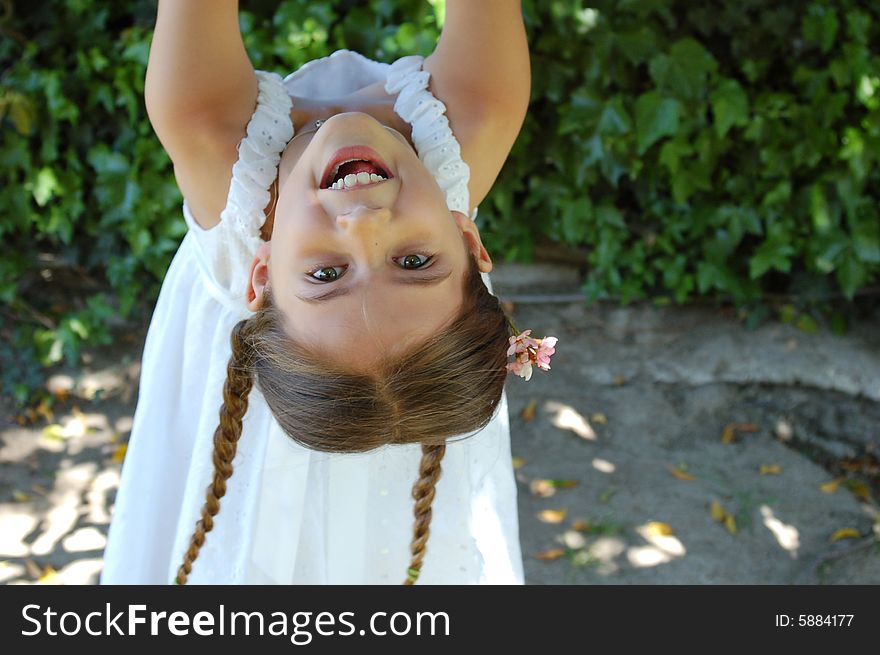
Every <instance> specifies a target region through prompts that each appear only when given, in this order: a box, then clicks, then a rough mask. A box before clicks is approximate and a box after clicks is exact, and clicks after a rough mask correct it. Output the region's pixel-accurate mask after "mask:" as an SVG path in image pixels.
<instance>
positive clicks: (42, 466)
mask: <svg viewBox="0 0 880 655" xmlns="http://www.w3.org/2000/svg"><path fill="white" fill-rule="evenodd" d="M576 276H577V272H576V271H575V270H574V269H573V268H572V267H566V266H565V265H562V264H554V265H548V266H532V267H526V268H523V267H519V266H516V265H510V266H504V265H501V266H497V267H496V271H495V272H493V274H492V279H493V283H494V284H495V287H496V288H495V291H496V293H498V294H499V295H500V296H501V297H502V299H507V300H510V301H512V302H513V303H514V305H513V308H514V319H515V321H516V323H517V325H518V326H519V327H520V328H521V329H526V328H532V329H533V330H534V332H533V336H538V337H540V336H544V335H554V336H557V337H558V338H559V344H558V346H557V354H556V355H555V356H554V358H553V362H552V366H553V370H552V371H550V372H540V371H539V372H536V373H535V375H534V376H533V378H532V380H531V381H530V382H528V383H525V382H524V381H522V380H520V379H519V378H515V377H513V376H510V378H511V379H510V381H509V382H508V386H507V394H508V399H509V402H510V415H511V439H512V449H513V454H514V466H515V467H516V475H517V480H518V488H519V499H518V501H519V521H520V537H521V544H522V551H523V561H524V566H525V574H526V582H527V583H529V584H633V583H634V584H739V583H756V584H793V583H802V584H855V583H859V584H880V518H878V517H880V512H878V505H877V498H878V497H880V496H878V494H880V460H878V456H880V452H878V451H880V335H878V334H877V331H876V325H877V318H880V316H873V317H871V318H870V319H866V320H865V321H864V322H861V323H859V324H857V325H854V326H852V328H851V329H850V331H849V332H848V333H847V334H846V335H845V336H842V337H838V336H835V335H833V334H831V333H830V332H828V331H826V330H824V329H820V330H819V332H817V333H812V334H808V333H805V332H803V331H800V330H798V329H796V328H795V327H793V326H792V325H788V324H782V323H778V322H770V323H768V324H765V325H764V326H761V327H760V328H758V329H757V330H747V329H745V328H744V327H743V326H742V324H741V323H740V321H738V320H737V319H736V317H735V316H731V314H730V312H726V311H721V310H718V309H715V308H712V307H710V306H690V307H656V306H653V305H650V304H636V305H632V306H629V307H626V308H620V307H613V306H604V305H597V306H593V307H586V306H585V305H584V303H583V302H578V301H572V297H574V296H576V291H577V290H576V287H575V288H572V285H573V284H575V282H576V279H575V278H576ZM145 335H146V325H141V326H135V327H134V328H130V329H127V330H126V331H125V333H124V334H122V333H120V334H119V339H118V340H117V341H116V342H115V343H114V344H113V345H112V346H110V347H107V348H104V349H101V350H98V351H90V352H89V353H88V358H87V359H88V361H87V363H86V364H85V365H84V366H82V367H81V369H79V370H65V369H59V371H58V372H57V373H56V374H55V375H54V376H53V377H52V379H51V380H50V388H51V389H52V390H53V391H54V392H55V393H56V396H57V398H58V400H57V402H56V404H55V406H54V407H53V408H51V409H48V408H46V410H45V411H44V412H43V413H42V414H41V415H37V416H33V417H32V418H34V419H35V420H34V421H33V422H28V421H27V420H26V417H25V418H24V419H23V418H22V417H21V416H20V415H19V414H18V413H17V412H16V411H15V408H14V406H13V404H12V402H11V401H10V399H8V398H0V582H2V583H5V584H29V583H34V582H37V581H40V582H43V583H61V584H92V583H95V582H97V579H98V576H99V573H100V570H101V555H102V551H103V548H104V545H105V543H106V532H107V527H108V525H109V521H110V518H111V514H112V507H113V501H114V496H115V491H116V488H117V486H118V483H119V472H120V468H121V462H122V459H123V457H124V450H125V442H126V440H127V438H128V435H129V433H130V429H131V417H132V416H133V413H134V408H135V404H136V400H137V382H138V376H139V371H140V369H139V357H140V352H141V349H142V347H143V340H144V337H145ZM22 421H24V422H25V424H24V425H22V424H20V423H21V422H22Z"/></svg>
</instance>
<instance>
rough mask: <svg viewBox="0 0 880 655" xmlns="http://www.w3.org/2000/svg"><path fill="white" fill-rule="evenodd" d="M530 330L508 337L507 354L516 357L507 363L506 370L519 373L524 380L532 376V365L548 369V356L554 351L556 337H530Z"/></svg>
mask: <svg viewBox="0 0 880 655" xmlns="http://www.w3.org/2000/svg"><path fill="white" fill-rule="evenodd" d="M531 333H532V331H531V330H526V331H524V332H522V333H521V334H518V335H516V336H513V337H510V339H509V341H510V348H508V349H507V354H508V355H514V356H515V357H516V359H515V360H514V361H513V362H511V363H509V364H508V365H507V370H508V371H509V372H511V373H515V374H516V375H519V376H520V377H521V378H524V379H525V380H526V381H528V380H529V379H531V377H532V365H533V364H534V365H536V366H537V367H538V368H540V369H543V370H545V371H549V370H550V357H551V356H552V355H553V354H554V353H555V352H556V342H557V341H558V339H557V338H556V337H544V338H543V339H532V338H531V337H530V336H529V335H530V334H531Z"/></svg>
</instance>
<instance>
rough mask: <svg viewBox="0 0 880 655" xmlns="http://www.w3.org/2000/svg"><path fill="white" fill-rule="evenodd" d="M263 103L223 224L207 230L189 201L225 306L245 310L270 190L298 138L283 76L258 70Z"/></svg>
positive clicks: (242, 150)
mask: <svg viewBox="0 0 880 655" xmlns="http://www.w3.org/2000/svg"><path fill="white" fill-rule="evenodd" d="M254 72H255V73H256V76H257V82H258V93H257V105H256V108H255V110H254V113H253V115H252V116H251V119H250V121H249V122H248V124H247V130H246V132H247V134H246V135H245V137H244V138H243V139H242V140H241V141H240V142H239V144H238V148H237V149H238V159H237V160H236V162H235V163H234V164H233V166H232V181H231V182H230V185H229V194H228V195H227V198H226V206H225V207H224V209H223V211H222V212H221V213H220V223H219V224H218V225H216V226H214V227H213V228H211V229H208V230H205V229H204V228H202V227H201V226H199V225H198V224H197V223H196V222H195V219H193V218H192V215H191V212H190V211H189V207H188V205H187V203H186V200H184V204H183V215H184V218H185V219H186V222H187V225H188V226H189V228H190V232H192V233H193V235H194V238H195V239H196V243H197V245H198V251H199V253H198V259H199V262H200V265H201V267H202V269H203V270H204V273H205V275H206V276H207V278H208V281H209V282H210V284H209V285H208V286H209V289H212V290H213V291H214V293H213V295H215V297H217V299H218V300H220V302H222V303H223V304H224V305H226V306H228V307H230V308H233V309H235V310H236V311H243V310H244V308H245V292H246V289H247V282H248V271H249V270H250V265H251V262H252V261H253V257H254V253H256V252H257V250H258V249H259V247H260V244H261V243H262V239H261V238H260V228H261V227H262V226H263V223H264V222H265V221H266V215H265V214H264V213H263V210H264V209H265V208H266V206H267V205H268V204H269V199H270V194H269V187H270V186H271V184H272V181H273V180H274V179H275V178H276V176H277V175H278V165H279V163H280V162H281V153H282V152H283V151H284V149H285V148H286V147H287V143H288V142H289V141H290V139H291V138H292V137H293V132H294V127H293V122H292V121H291V118H290V110H291V107H292V104H293V103H292V101H291V99H290V96H289V95H288V93H287V89H286V88H285V87H284V83H283V82H282V79H281V76H280V75H278V74H277V73H269V72H266V71H260V70H257V71H254Z"/></svg>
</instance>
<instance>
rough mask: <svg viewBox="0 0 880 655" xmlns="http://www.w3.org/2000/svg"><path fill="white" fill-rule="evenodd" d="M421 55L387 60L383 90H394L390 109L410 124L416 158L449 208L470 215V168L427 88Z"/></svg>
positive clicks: (438, 102)
mask: <svg viewBox="0 0 880 655" xmlns="http://www.w3.org/2000/svg"><path fill="white" fill-rule="evenodd" d="M424 59H425V58H424V57H422V56H421V55H407V56H405V57H401V58H400V59H398V60H396V61H395V62H393V63H392V64H390V66H389V68H388V72H387V79H386V81H385V91H386V93H389V94H395V93H396V94H397V100H396V101H395V103H394V111H395V112H396V113H397V114H398V115H399V116H400V117H401V118H403V119H404V120H405V121H407V122H409V123H410V124H412V140H413V144H414V145H415V147H416V151H417V153H418V155H419V159H420V160H421V161H422V163H423V164H424V165H425V167H426V168H427V169H428V170H429V171H431V173H432V174H433V175H434V179H436V180H437V184H438V185H439V186H440V188H441V189H442V190H443V191H444V193H445V194H446V204H447V206H448V207H449V209H450V211H458V212H461V213H462V214H464V215H465V216H470V217H471V219H473V218H474V216H471V215H470V213H469V211H468V204H469V200H470V199H469V196H468V180H469V179H470V168H469V167H468V165H467V164H466V163H465V162H464V160H462V158H461V144H460V143H459V142H458V139H456V138H455V135H454V134H453V133H452V128H451V127H450V126H449V119H448V118H447V117H446V116H445V113H446V105H445V104H443V102H442V101H441V100H439V99H437V98H436V97H435V96H434V94H433V93H431V91H430V89H428V81H429V80H430V78H431V73H430V71H426V70H423V69H422V65H423V63H424Z"/></svg>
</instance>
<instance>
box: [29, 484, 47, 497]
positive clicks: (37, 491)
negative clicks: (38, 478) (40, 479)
mask: <svg viewBox="0 0 880 655" xmlns="http://www.w3.org/2000/svg"><path fill="white" fill-rule="evenodd" d="M31 491H33V492H34V493H35V494H40V495H41V496H48V495H49V490H48V489H46V487H44V486H43V485H41V484H35V485H33V486H32V487H31Z"/></svg>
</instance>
